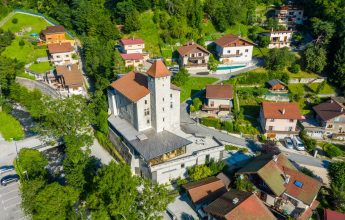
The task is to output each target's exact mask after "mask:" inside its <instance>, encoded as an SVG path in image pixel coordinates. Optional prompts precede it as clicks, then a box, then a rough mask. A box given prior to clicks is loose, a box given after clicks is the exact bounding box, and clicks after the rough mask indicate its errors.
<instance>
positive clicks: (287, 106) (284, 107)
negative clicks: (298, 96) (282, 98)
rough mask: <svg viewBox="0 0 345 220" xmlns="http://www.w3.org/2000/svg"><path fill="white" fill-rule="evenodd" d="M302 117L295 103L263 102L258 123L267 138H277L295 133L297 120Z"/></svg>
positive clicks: (296, 132)
mask: <svg viewBox="0 0 345 220" xmlns="http://www.w3.org/2000/svg"><path fill="white" fill-rule="evenodd" d="M301 119H303V116H302V114H301V113H300V110H299V107H298V104H297V103H288V102H263V103H262V106H261V109H260V124H261V128H262V130H263V133H265V135H266V136H267V137H268V138H272V139H279V138H284V137H286V136H292V135H297V134H298V133H299V129H298V128H297V121H298V120H301Z"/></svg>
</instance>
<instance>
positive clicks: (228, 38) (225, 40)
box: [216, 34, 255, 47]
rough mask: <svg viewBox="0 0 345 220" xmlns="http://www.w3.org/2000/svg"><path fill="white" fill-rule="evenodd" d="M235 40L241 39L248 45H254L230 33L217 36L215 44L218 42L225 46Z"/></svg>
mask: <svg viewBox="0 0 345 220" xmlns="http://www.w3.org/2000/svg"><path fill="white" fill-rule="evenodd" d="M236 41H241V42H244V43H247V44H250V45H255V44H254V43H252V42H250V41H247V40H245V39H243V38H241V37H239V36H236V35H232V34H228V35H224V36H223V37H221V38H219V39H218V40H216V44H218V45H219V46H221V47H226V46H228V45H229V44H231V43H235V42H236Z"/></svg>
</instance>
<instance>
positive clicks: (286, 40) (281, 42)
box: [265, 30, 293, 49]
mask: <svg viewBox="0 0 345 220" xmlns="http://www.w3.org/2000/svg"><path fill="white" fill-rule="evenodd" d="M292 33H293V31H291V30H285V31H274V30H272V31H270V32H266V33H265V35H266V36H268V37H269V38H270V44H269V45H268V48H269V49H272V48H283V47H290V44H291V40H292Z"/></svg>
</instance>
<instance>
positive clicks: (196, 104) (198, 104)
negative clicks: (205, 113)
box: [193, 98, 202, 111]
mask: <svg viewBox="0 0 345 220" xmlns="http://www.w3.org/2000/svg"><path fill="white" fill-rule="evenodd" d="M193 106H194V109H195V111H199V110H200V108H201V106H202V102H201V100H200V99H199V98H194V99H193Z"/></svg>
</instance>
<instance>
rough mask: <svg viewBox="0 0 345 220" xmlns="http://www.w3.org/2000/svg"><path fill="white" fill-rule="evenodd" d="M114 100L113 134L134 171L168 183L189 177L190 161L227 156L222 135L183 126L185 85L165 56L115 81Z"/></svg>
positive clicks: (110, 92)
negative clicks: (204, 134)
mask: <svg viewBox="0 0 345 220" xmlns="http://www.w3.org/2000/svg"><path fill="white" fill-rule="evenodd" d="M108 102H109V111H110V113H111V115H110V116H109V118H108V124H109V133H110V134H109V135H110V136H109V138H110V140H111V141H112V143H113V144H114V145H115V147H117V149H118V151H119V152H120V153H121V154H122V156H123V157H124V159H125V160H126V162H127V163H128V164H130V166H131V169H132V172H133V173H134V174H136V175H140V176H143V177H146V178H149V179H151V180H153V181H154V182H157V183H167V182H169V181H171V180H173V179H177V178H179V177H181V178H184V176H185V174H186V172H187V168H188V167H190V166H193V165H196V164H204V163H205V162H208V161H209V160H211V159H213V160H215V161H218V160H220V159H222V155H223V151H224V145H223V144H221V143H220V142H219V141H218V140H217V139H215V138H212V137H202V136H194V135H191V134H186V133H184V132H183V131H182V130H181V129H180V89H179V88H178V87H176V86H174V85H172V84H171V73H170V72H169V70H168V69H167V68H166V66H165V65H164V63H163V61H161V60H157V61H155V62H154V63H153V64H152V66H151V67H150V69H149V70H148V71H147V72H146V73H139V72H134V71H132V72H129V73H127V74H126V75H124V76H122V77H121V78H119V79H117V80H116V81H114V82H113V83H111V85H110V88H109V90H108Z"/></svg>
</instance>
